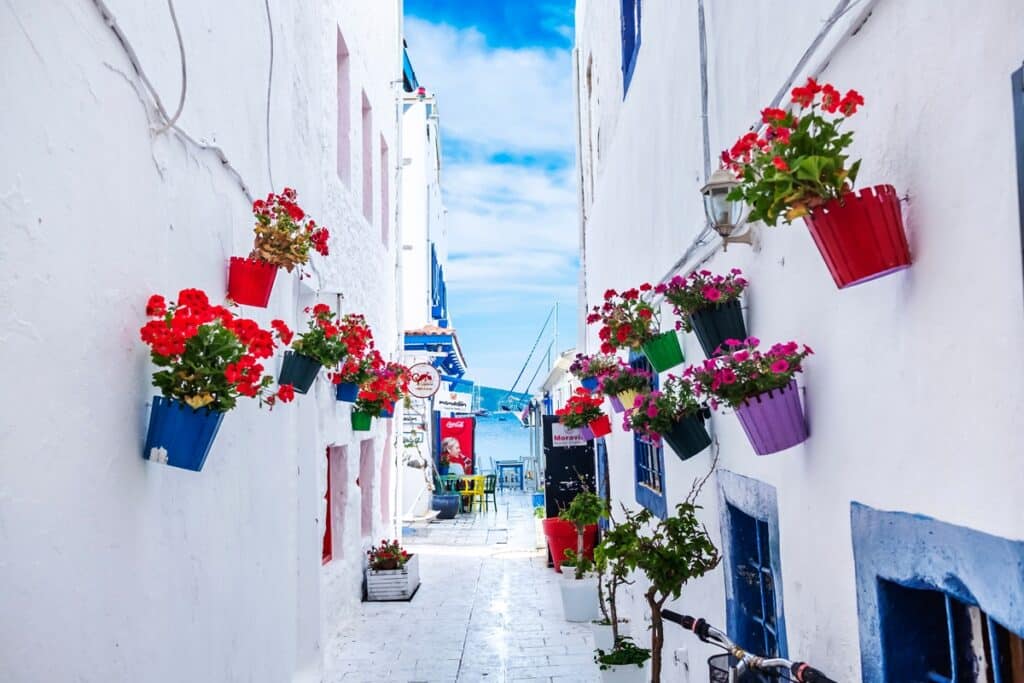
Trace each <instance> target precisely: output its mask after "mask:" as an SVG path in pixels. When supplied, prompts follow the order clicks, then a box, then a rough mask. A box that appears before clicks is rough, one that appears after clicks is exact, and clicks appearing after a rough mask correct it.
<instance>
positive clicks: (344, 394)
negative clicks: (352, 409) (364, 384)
mask: <svg viewBox="0 0 1024 683" xmlns="http://www.w3.org/2000/svg"><path fill="white" fill-rule="evenodd" d="M337 391H338V393H337V396H338V400H339V401H344V402H345V403H355V402H356V399H357V398H358V397H359V385H358V384H356V383H355V382H342V383H341V384H339V385H338V389H337Z"/></svg>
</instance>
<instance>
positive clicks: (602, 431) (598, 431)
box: [587, 415, 612, 439]
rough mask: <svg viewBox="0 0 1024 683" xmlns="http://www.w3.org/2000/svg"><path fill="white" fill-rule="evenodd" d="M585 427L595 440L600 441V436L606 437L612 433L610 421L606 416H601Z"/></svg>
mask: <svg viewBox="0 0 1024 683" xmlns="http://www.w3.org/2000/svg"><path fill="white" fill-rule="evenodd" d="M587 426H588V427H590V431H591V432H592V433H593V434H594V438H595V439H600V438H601V437H602V436H608V435H609V434H611V433H612V421H611V418H609V417H608V416H607V415H602V416H601V417H599V418H597V419H596V420H594V421H593V422H591V423H590V424H588V425H587Z"/></svg>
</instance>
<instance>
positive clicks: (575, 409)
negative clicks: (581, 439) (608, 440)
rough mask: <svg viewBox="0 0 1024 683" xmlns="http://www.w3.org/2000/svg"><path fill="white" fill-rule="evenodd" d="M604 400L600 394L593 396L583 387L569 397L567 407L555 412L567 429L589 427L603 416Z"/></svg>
mask: <svg viewBox="0 0 1024 683" xmlns="http://www.w3.org/2000/svg"><path fill="white" fill-rule="evenodd" d="M602 403H604V398H602V397H601V396H600V395H598V394H592V393H590V392H589V391H587V390H586V389H584V388H583V387H579V388H577V389H576V393H574V394H573V395H572V396H570V397H569V400H568V401H566V403H565V406H563V407H562V408H559V409H558V410H556V411H555V415H557V416H558V421H559V422H561V423H562V424H564V425H565V426H566V427H572V428H578V427H582V426H584V425H588V424H590V423H591V422H593V421H594V420H596V419H598V418H599V417H601V416H602V415H604V413H603V412H601V404H602Z"/></svg>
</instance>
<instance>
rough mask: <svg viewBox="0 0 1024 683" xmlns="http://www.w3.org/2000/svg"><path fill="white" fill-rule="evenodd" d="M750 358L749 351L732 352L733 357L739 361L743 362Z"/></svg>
mask: <svg viewBox="0 0 1024 683" xmlns="http://www.w3.org/2000/svg"><path fill="white" fill-rule="evenodd" d="M748 358H750V353H749V352H747V351H737V352H736V353H734V354H732V359H733V360H734V361H736V362H737V363H742V362H743V361H745V360H747V359H748Z"/></svg>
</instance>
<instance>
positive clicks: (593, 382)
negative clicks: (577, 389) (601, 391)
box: [580, 377, 601, 391]
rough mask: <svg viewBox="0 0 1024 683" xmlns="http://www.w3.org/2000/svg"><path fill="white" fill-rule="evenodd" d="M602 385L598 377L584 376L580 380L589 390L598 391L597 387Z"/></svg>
mask: <svg viewBox="0 0 1024 683" xmlns="http://www.w3.org/2000/svg"><path fill="white" fill-rule="evenodd" d="M600 385H601V380H599V379H598V378H596V377H584V378H583V379H581V380H580V386H582V387H583V388H584V389H586V390H587V391H597V388H598V387H599V386H600Z"/></svg>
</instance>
